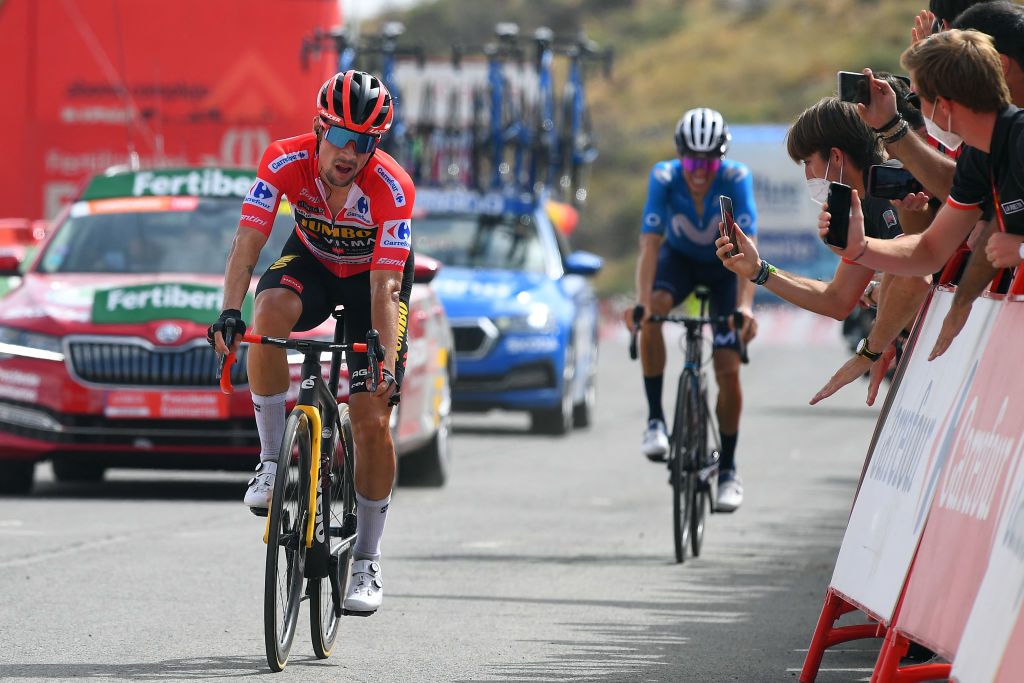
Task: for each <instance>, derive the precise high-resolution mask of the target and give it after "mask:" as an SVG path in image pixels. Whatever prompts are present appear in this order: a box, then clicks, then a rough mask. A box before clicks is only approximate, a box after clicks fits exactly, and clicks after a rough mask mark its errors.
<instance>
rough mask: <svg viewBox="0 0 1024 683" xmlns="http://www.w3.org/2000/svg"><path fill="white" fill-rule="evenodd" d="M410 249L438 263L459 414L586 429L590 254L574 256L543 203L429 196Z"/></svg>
mask: <svg viewBox="0 0 1024 683" xmlns="http://www.w3.org/2000/svg"><path fill="white" fill-rule="evenodd" d="M413 225H414V227H413V235H414V236H413V246H414V249H415V250H416V253H417V254H421V253H423V254H427V255H429V256H433V257H434V258H436V259H438V260H440V261H441V262H442V263H443V264H444V267H443V268H442V269H441V270H440V273H439V274H438V275H437V277H436V278H435V279H434V281H433V287H434V290H435V291H436V292H437V294H438V295H439V296H440V298H441V302H442V304H443V305H444V308H445V311H446V313H447V314H448V318H449V321H450V323H451V326H452V331H453V333H454V338H455V381H454V383H453V385H452V402H453V409H454V410H458V411H474V412H479V411H487V410H492V409H496V408H497V409H505V410H516V411H527V412H529V413H530V418H531V426H532V429H533V431H535V432H538V433H544V434H558V435H560V434H565V433H567V432H569V431H571V430H572V428H573V427H574V426H575V427H583V426H586V425H588V424H589V423H590V422H591V420H592V416H593V411H594V404H595V401H596V398H597V387H596V384H595V382H596V374H597V328H598V317H597V299H596V297H595V296H594V292H593V290H592V289H591V287H590V284H589V282H588V280H587V278H588V277H589V276H591V275H594V274H595V273H597V271H598V270H600V268H601V259H600V258H599V257H597V256H595V255H593V254H590V253H587V252H583V251H577V252H570V251H569V248H568V244H567V241H566V239H565V236H564V235H562V234H561V233H560V232H559V231H558V230H557V229H556V228H555V226H554V225H553V224H552V222H551V220H550V219H549V218H548V216H547V213H546V211H545V210H544V206H543V204H542V203H541V202H535V201H532V200H531V199H529V198H519V197H509V196H507V195H502V194H476V193H470V192H466V191H456V192H447V191H440V190H429V189H423V190H420V191H418V192H417V196H416V218H415V220H414V222H413Z"/></svg>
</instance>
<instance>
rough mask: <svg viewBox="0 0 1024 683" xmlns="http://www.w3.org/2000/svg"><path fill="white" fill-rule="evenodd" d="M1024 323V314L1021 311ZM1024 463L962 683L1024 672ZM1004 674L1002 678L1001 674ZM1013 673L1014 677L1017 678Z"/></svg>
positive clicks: (981, 596)
mask: <svg viewBox="0 0 1024 683" xmlns="http://www.w3.org/2000/svg"><path fill="white" fill-rule="evenodd" d="M1020 313H1021V318H1022V322H1024V310H1021V311H1020ZM1022 607H1024V459H1022V458H1017V462H1016V464H1015V466H1014V471H1013V472H1012V478H1011V479H1010V480H1009V488H1008V489H1007V491H1006V496H1005V502H1004V504H1003V507H1002V510H1001V511H1000V512H999V515H998V522H997V527H996V534H995V542H994V543H993V545H992V554H991V556H990V557H989V560H988V569H987V570H986V571H985V578H984V579H982V582H981V588H979V589H978V597H977V598H975V600H974V607H973V608H971V614H970V616H969V617H968V619H967V626H966V627H964V634H963V637H962V638H961V639H960V645H959V646H958V647H957V651H956V658H955V659H954V660H953V672H952V674H953V677H954V678H955V679H956V680H957V681H959V682H960V683H975V682H978V683H981V682H982V681H985V682H988V681H996V680H999V681H1012V680H1017V677H1019V676H1020V672H1021V671H1024V619H1022V618H1021V616H1022V615H1021V608H1022ZM999 672H1001V674H1002V675H997V673H999ZM1011 674H1012V675H1011Z"/></svg>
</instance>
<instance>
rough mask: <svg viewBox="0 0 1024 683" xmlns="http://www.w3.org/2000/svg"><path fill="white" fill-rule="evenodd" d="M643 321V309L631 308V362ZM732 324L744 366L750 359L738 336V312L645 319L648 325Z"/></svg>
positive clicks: (641, 307) (739, 316)
mask: <svg viewBox="0 0 1024 683" xmlns="http://www.w3.org/2000/svg"><path fill="white" fill-rule="evenodd" d="M643 319H644V307H643V306H634V307H633V330H632V331H631V332H630V336H629V357H630V359H632V360H636V358H637V346H636V339H637V336H638V335H639V333H640V321H641V320H643ZM729 321H731V322H732V326H733V329H734V330H735V331H736V345H737V346H738V349H737V350H738V351H739V353H740V362H741V363H743V364H744V365H746V364H747V363H749V362H750V357H749V356H748V355H747V345H746V344H745V343H744V342H743V338H742V337H741V336H740V330H741V329H742V328H743V314H742V313H740V312H739V311H734V312H733V313H732V315H723V316H718V317H715V318H712V317H709V316H704V317H695V316H685V315H652V316H651V317H650V318H648V319H647V322H649V323H680V324H683V325H686V324H691V325H692V324H697V325H702V326H703V325H715V324H718V323H722V322H729Z"/></svg>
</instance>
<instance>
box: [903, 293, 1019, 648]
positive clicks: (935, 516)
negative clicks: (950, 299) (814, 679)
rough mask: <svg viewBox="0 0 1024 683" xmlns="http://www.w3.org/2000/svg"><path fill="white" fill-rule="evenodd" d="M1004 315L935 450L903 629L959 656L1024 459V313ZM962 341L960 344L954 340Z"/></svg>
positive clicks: (1004, 309)
mask: <svg viewBox="0 0 1024 683" xmlns="http://www.w3.org/2000/svg"><path fill="white" fill-rule="evenodd" d="M1020 313H1021V311H1019V310H1018V309H1017V307H1016V306H1014V305H1013V304H1004V305H1003V306H1001V307H1000V311H999V315H998V317H997V318H996V320H995V323H994V325H993V326H992V328H991V334H990V335H989V336H988V338H987V339H986V341H985V346H984V352H983V353H982V354H980V358H979V359H978V360H976V361H975V362H976V363H977V369H976V370H975V371H974V372H975V378H974V382H973V384H972V385H971V388H970V390H969V392H968V394H967V397H966V400H965V402H964V405H963V409H962V411H961V412H960V416H959V419H958V421H957V424H956V427H955V430H953V432H952V434H951V436H950V437H947V438H946V439H945V440H943V441H941V442H940V443H939V444H938V448H937V451H936V452H935V453H933V454H932V455H933V456H934V457H936V458H938V459H939V461H940V462H941V461H945V465H944V466H943V468H942V472H941V474H940V476H939V480H938V482H937V488H936V491H935V496H934V498H933V500H932V507H931V511H930V513H929V517H928V523H927V526H926V527H925V531H924V535H923V536H922V538H921V545H920V547H919V548H918V552H917V558H916V560H915V561H914V570H913V572H911V575H910V579H909V581H908V583H907V588H906V593H905V596H904V602H903V607H902V609H901V610H900V614H899V617H898V619H897V622H896V626H897V628H898V629H899V630H900V631H901V632H903V633H906V634H908V635H909V636H911V637H912V638H913V639H914V640H916V641H918V642H921V643H922V644H924V645H927V646H928V647H930V648H932V649H934V650H935V651H936V652H938V653H939V654H941V655H942V656H944V657H946V658H947V659H952V658H953V655H954V654H955V652H956V649H957V645H958V644H959V643H960V638H961V635H962V633H963V630H964V625H965V624H966V623H967V617H968V615H969V614H970V611H971V607H972V605H973V604H974V600H975V596H976V595H977V592H978V588H979V586H980V584H981V580H982V577H983V576H984V574H985V570H986V568H987V566H988V559H989V555H990V553H991V550H992V542H993V537H994V533H995V530H996V524H997V522H998V516H999V511H1000V510H1001V509H1002V507H1003V503H1004V499H1005V497H1006V488H1007V486H1008V485H1009V481H1010V478H1011V475H1012V473H1013V471H1014V469H1015V467H1016V463H1017V462H1018V460H1019V459H1020V458H1021V456H1022V453H1021V449H1022V447H1024V438H1022V435H1021V425H1022V424H1024V384H1022V383H1020V382H1018V381H1015V377H1014V374H1013V373H1012V372H1009V371H1008V368H1009V367H1016V366H1015V365H1014V364H1015V363H1016V360H1015V359H1016V357H1017V356H1018V355H1019V344H1020V339H1021V338H1024V316H1022V315H1021V314H1020ZM954 343H956V342H954Z"/></svg>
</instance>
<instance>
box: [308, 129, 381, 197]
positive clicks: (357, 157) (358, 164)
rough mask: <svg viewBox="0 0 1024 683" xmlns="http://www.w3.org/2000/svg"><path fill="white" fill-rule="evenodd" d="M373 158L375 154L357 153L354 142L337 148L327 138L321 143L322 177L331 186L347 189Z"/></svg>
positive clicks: (320, 162)
mask: <svg viewBox="0 0 1024 683" xmlns="http://www.w3.org/2000/svg"><path fill="white" fill-rule="evenodd" d="M371 156H373V152H364V153H362V154H359V153H357V152H356V143H354V142H351V141H350V142H348V143H346V144H345V146H344V147H336V146H335V145H332V144H331V143H330V142H328V140H327V138H326V137H325V138H324V139H322V140H321V141H320V159H319V165H320V177H321V178H322V179H323V180H324V181H325V182H327V183H328V184H330V185H334V186H335V187H345V186H346V185H349V184H351V183H352V181H353V180H354V179H355V177H356V174H357V173H359V171H361V170H363V166H366V162H367V161H369V159H370V157H371Z"/></svg>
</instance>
